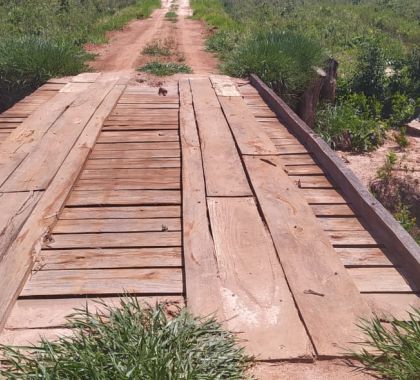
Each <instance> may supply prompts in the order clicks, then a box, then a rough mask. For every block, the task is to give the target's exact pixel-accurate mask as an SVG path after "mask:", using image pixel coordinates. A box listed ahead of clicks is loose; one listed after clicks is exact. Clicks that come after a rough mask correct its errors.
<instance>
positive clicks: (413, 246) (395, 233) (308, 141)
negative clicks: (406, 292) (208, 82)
mask: <svg viewBox="0 0 420 380" xmlns="http://www.w3.org/2000/svg"><path fill="white" fill-rule="evenodd" d="M251 84H252V85H253V86H254V87H255V89H256V90H257V91H258V92H259V94H260V95H261V97H262V98H263V99H264V101H265V102H266V103H267V104H268V105H269V106H270V108H271V109H272V110H273V112H274V113H275V114H276V115H277V117H279V118H280V119H281V120H282V121H283V122H284V123H285V124H286V126H287V127H288V128H289V129H290V130H291V131H292V132H293V133H294V134H295V135H296V136H297V137H298V138H299V139H300V141H301V142H302V143H303V144H304V145H306V147H307V148H308V149H310V150H311V151H312V152H313V154H314V155H315V157H316V159H317V160H318V162H319V163H320V164H321V165H323V166H324V168H325V170H326V171H327V172H328V173H329V175H330V176H331V177H332V178H333V179H334V180H335V182H336V183H337V184H338V185H339V186H340V188H341V190H342V192H343V194H344V196H345V197H346V199H347V201H348V202H349V203H351V204H352V206H353V209H354V211H356V212H357V213H358V214H359V215H361V216H363V217H364V218H365V219H366V222H367V224H368V227H369V228H370V229H371V231H372V232H373V233H374V234H375V235H376V237H377V238H378V239H380V240H381V241H382V242H383V243H384V244H385V245H386V246H387V247H388V249H390V250H391V251H393V252H394V254H395V257H396V259H397V260H399V264H400V265H401V266H403V267H404V268H405V269H406V271H407V272H409V273H410V274H411V275H412V276H413V278H415V279H417V280H416V281H417V282H420V248H419V246H418V245H417V243H416V242H415V241H414V239H413V238H412V237H411V236H410V234H409V233H408V232H407V231H406V230H405V229H404V228H403V227H402V226H401V225H400V223H398V222H397V221H396V220H395V218H394V217H393V216H392V215H391V214H390V213H389V211H388V210H386V209H385V207H383V206H382V204H381V203H380V202H379V201H378V200H376V199H375V198H374V197H373V195H372V194H371V193H370V192H369V191H368V190H367V189H366V187H365V186H364V185H363V184H362V183H361V182H360V180H359V179H358V178H357V177H356V176H355V175H354V173H353V172H352V171H351V170H350V169H349V168H348V167H346V165H345V164H344V163H343V162H342V160H341V159H340V158H339V157H338V156H337V154H336V153H335V152H334V151H333V150H332V149H331V147H330V146H329V145H328V144H327V143H326V142H325V141H324V140H323V139H322V138H321V137H319V136H318V135H317V134H316V133H315V132H314V131H313V130H312V129H311V128H310V127H309V126H308V125H307V124H306V123H305V122H303V121H302V120H301V119H300V118H299V116H298V115H297V114H296V113H295V112H294V111H293V110H292V109H291V108H290V107H289V106H288V105H287V104H286V103H285V102H284V101H283V100H282V99H281V98H280V97H279V96H278V95H277V94H276V93H275V92H274V91H273V90H271V89H270V88H269V87H268V86H267V85H266V84H265V83H264V82H263V81H262V80H261V79H260V78H258V76H256V75H254V74H253V75H251Z"/></svg>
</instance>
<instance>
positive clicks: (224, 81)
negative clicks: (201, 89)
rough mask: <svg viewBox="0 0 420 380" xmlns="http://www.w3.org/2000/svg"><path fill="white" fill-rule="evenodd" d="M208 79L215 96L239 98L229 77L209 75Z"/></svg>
mask: <svg viewBox="0 0 420 380" xmlns="http://www.w3.org/2000/svg"><path fill="white" fill-rule="evenodd" d="M209 78H210V81H211V84H212V85H213V88H214V91H215V92H216V94H217V96H220V97H222V96H228V97H241V94H240V93H239V91H238V89H237V88H236V86H235V84H234V83H233V82H232V79H231V78H230V77H228V76H226V75H210V76H209Z"/></svg>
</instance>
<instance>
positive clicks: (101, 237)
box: [44, 231, 181, 249]
mask: <svg viewBox="0 0 420 380" xmlns="http://www.w3.org/2000/svg"><path fill="white" fill-rule="evenodd" d="M178 246H181V234H180V233H179V232H168V231H165V232H109V233H86V234H71V233H68V234H53V235H50V236H49V239H48V241H47V242H44V248H53V249H60V248H114V247H117V248H118V247H121V248H123V247H178Z"/></svg>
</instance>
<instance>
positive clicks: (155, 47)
mask: <svg viewBox="0 0 420 380" xmlns="http://www.w3.org/2000/svg"><path fill="white" fill-rule="evenodd" d="M142 53H143V54H146V55H151V56H163V57H168V56H170V55H171V49H169V48H168V47H167V46H165V45H164V44H163V43H161V42H159V41H154V42H151V43H149V44H147V45H146V47H145V48H144V49H143V51H142Z"/></svg>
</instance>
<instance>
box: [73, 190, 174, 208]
mask: <svg viewBox="0 0 420 380" xmlns="http://www.w3.org/2000/svg"><path fill="white" fill-rule="evenodd" d="M180 203H181V195H180V193H179V191H178V190H107V191H99V190H98V191H90V190H74V191H72V193H71V194H70V197H69V199H68V201H67V206H106V205H149V204H150V205H156V204H164V205H170V204H180Z"/></svg>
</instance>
